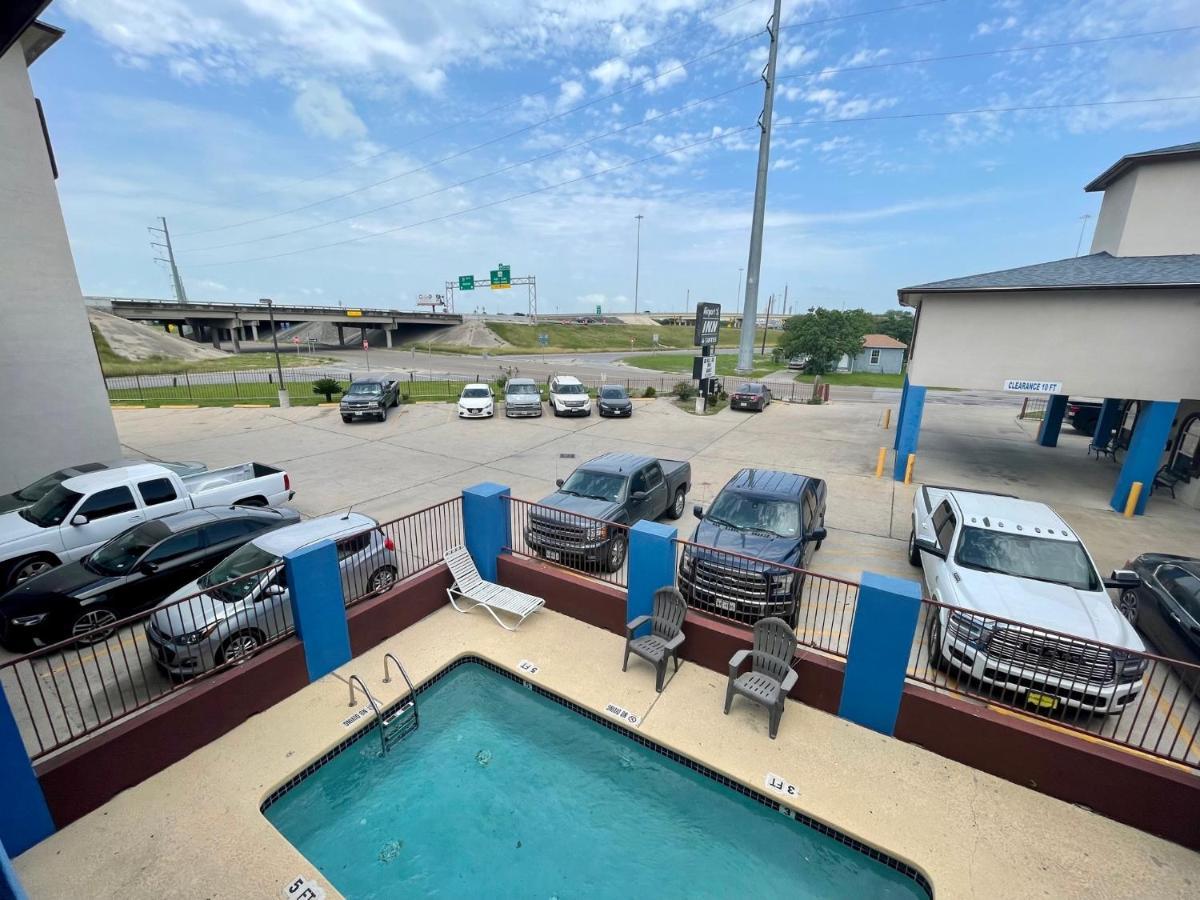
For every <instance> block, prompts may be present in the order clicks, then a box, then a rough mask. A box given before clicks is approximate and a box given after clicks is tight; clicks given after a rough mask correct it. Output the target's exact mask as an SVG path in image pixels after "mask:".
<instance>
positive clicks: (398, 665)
mask: <svg viewBox="0 0 1200 900" xmlns="http://www.w3.org/2000/svg"><path fill="white" fill-rule="evenodd" d="M389 659H390V660H391V661H392V662H394V663H395V664H396V668H398V669H399V670H400V674H401V675H403V676H404V683H405V684H407V685H408V693H409V696H410V697H412V705H413V711H414V712H417V689H416V688H415V687H413V683H412V679H411V678H409V677H408V672H406V671H405V670H404V663H402V662H400V660H398V659H396V657H395V655H394V654H392V653H391V652H390V651H389V652H387V653H385V654H383V683H384V684H391V683H392V676H391V675H389V674H388V660H389Z"/></svg>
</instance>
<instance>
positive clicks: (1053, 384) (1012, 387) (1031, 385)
mask: <svg viewBox="0 0 1200 900" xmlns="http://www.w3.org/2000/svg"><path fill="white" fill-rule="evenodd" d="M1004 389H1005V390H1006V391H1013V392H1015V393H1018V394H1061V393H1062V382H1061V381H1022V380H1020V379H1017V378H1010V379H1009V380H1008V381H1006V382H1004Z"/></svg>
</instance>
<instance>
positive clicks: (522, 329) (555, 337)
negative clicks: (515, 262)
mask: <svg viewBox="0 0 1200 900" xmlns="http://www.w3.org/2000/svg"><path fill="white" fill-rule="evenodd" d="M488 327H489V328H491V329H492V331H493V332H495V334H496V335H497V336H498V337H500V338H501V339H503V340H505V341H507V342H508V343H509V344H510V345H511V346H509V347H495V348H489V351H488V352H490V353H494V354H497V355H499V354H505V353H531V352H532V353H536V352H538V351H540V350H541V349H542V346H541V344H539V343H538V335H539V334H546V335H548V336H549V338H550V343H549V345H548V346H547V347H546V348H545V349H546V352H547V353H565V352H570V351H573V350H579V351H592V352H604V351H608V352H616V351H620V350H652V349H654V335H656V334H657V335H658V337H659V346H660V347H666V348H668V349H675V350H680V349H683V348H685V347H688V348H690V347H691V346H692V337H693V335H694V334H695V331H694V329H692V328H691V327H689V326H687V325H562V324H558V323H554V324H548V323H544V324H538V325H533V324H526V323H518V322H489V323H488ZM740 335H741V332H740V331H738V330H737V329H734V328H730V327H729V326H728V325H722V326H721V344H720V345H721V346H722V347H736V346H737V342H738V340H739V338H740ZM778 338H779V334H778V332H769V333H768V334H767V345H768V346H772V345H774V344H775V342H776V340H778ZM760 339H761V338H760ZM434 347H435V349H436V348H437V345H436V344H435V345H434ZM477 352H482V350H479V351H477ZM689 371H690V366H689Z"/></svg>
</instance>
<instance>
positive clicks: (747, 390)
mask: <svg viewBox="0 0 1200 900" xmlns="http://www.w3.org/2000/svg"><path fill="white" fill-rule="evenodd" d="M761 390H762V385H761V384H743V385H742V386H741V387H740V388H738V389H737V392H738V393H739V394H757V393H758V392H759V391H761Z"/></svg>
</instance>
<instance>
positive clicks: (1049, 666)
mask: <svg viewBox="0 0 1200 900" xmlns="http://www.w3.org/2000/svg"><path fill="white" fill-rule="evenodd" d="M908 677H909V678H910V679H911V680H912V681H915V682H918V683H921V684H924V685H926V686H928V687H932V688H934V689H936V690H939V691H947V692H950V693H954V694H960V695H964V696H967V697H971V698H973V699H976V700H980V699H982V700H984V701H985V702H987V703H988V704H990V705H994V706H1000V707H1005V708H1008V709H1011V710H1015V711H1019V712H1021V713H1028V714H1033V715H1034V716H1035V718H1036V719H1038V720H1040V721H1043V722H1047V723H1052V724H1054V725H1055V726H1056V727H1061V728H1064V729H1067V730H1069V731H1074V732H1080V733H1084V734H1088V735H1091V736H1092V737H1094V738H1098V739H1100V740H1103V741H1106V742H1108V743H1111V744H1116V745H1119V746H1123V747H1127V748H1131V749H1134V750H1137V751H1139V752H1142V753H1146V754H1149V755H1150V756H1154V757H1158V758H1160V759H1166V760H1171V761H1172V762H1176V763H1181V764H1183V765H1185V766H1189V767H1192V768H1200V702H1198V701H1200V697H1198V692H1200V666H1197V665H1195V664H1192V663H1189V662H1185V661H1183V660H1178V659H1168V658H1167V657H1163V656H1158V655H1156V654H1153V653H1149V652H1139V651H1133V650H1129V649H1128V648H1125V647H1120V646H1116V645H1113V644H1106V643H1103V642H1101V641H1093V640H1084V639H1082V638H1079V637H1076V636H1073V635H1069V634H1064V633H1062V632H1058V631H1052V630H1050V629H1045V628H1038V627H1036V626H1032V625H1028V624H1025V623H1022V622H1016V621H1013V620H1011V619H1004V618H1000V617H996V616H985V615H980V614H978V613H968V612H965V611H963V610H961V609H958V608H956V607H952V606H947V605H945V604H942V603H938V602H936V601H934V600H928V599H926V600H923V601H922V610H921V624H920V626H919V629H918V634H917V639H916V640H915V641H914V642H913V649H912V656H911V658H910V660H909V668H908Z"/></svg>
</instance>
